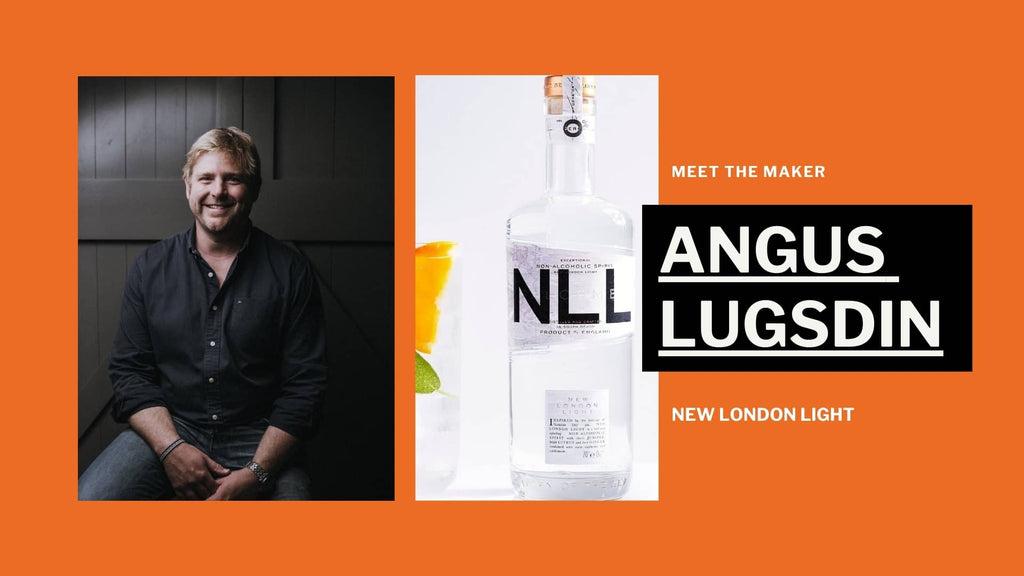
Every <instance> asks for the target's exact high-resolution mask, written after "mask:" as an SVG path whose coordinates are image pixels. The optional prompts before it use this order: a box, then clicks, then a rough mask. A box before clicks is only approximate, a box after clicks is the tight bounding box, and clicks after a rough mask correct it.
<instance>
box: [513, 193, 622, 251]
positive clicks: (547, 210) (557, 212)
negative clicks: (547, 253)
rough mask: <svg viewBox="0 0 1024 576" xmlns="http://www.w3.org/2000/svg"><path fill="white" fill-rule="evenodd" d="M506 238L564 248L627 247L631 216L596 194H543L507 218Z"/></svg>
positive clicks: (620, 248)
mask: <svg viewBox="0 0 1024 576" xmlns="http://www.w3.org/2000/svg"><path fill="white" fill-rule="evenodd" d="M506 228H507V230H506V232H507V237H508V239H509V240H510V241H521V242H532V243H536V244H541V245H548V246H552V247H554V246H561V247H566V248H584V247H608V248H614V249H619V250H631V249H632V246H633V220H632V218H631V217H630V215H629V213H627V212H626V211H625V210H623V209H622V208H619V207H618V206H616V205H615V204H613V203H611V202H609V201H607V200H605V199H603V198H601V197H598V196H590V195H566V196H543V197H541V198H538V199H536V200H534V201H532V202H530V203H528V204H524V205H523V206H520V207H519V208H517V209H516V210H514V211H513V212H512V213H511V214H510V215H509V218H508V222H507V226H506Z"/></svg>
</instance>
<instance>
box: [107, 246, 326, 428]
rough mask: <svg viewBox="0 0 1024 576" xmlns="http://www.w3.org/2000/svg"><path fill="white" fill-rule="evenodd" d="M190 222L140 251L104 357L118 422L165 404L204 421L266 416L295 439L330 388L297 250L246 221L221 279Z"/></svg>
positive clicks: (315, 304) (317, 311) (310, 287)
mask: <svg viewBox="0 0 1024 576" xmlns="http://www.w3.org/2000/svg"><path fill="white" fill-rule="evenodd" d="M194 238H195V229H194V228H192V229H189V230H185V231H183V232H181V233H179V234H177V235H175V236H172V237H170V238H167V239H166V240H163V241H161V242H159V243H157V244H154V245H153V246H150V247H149V248H148V249H146V250H145V251H144V252H143V253H142V254H140V255H139V257H138V258H137V259H136V260H135V264H134V265H133V266H132V269H131V272H130V273H129V274H128V280H127V283H126V285H125V289H124V299H123V301H122V304H121V324H120V327H119V329H118V332H117V337H116V338H115V340H114V347H113V350H112V351H111V354H110V377H111V381H112V382H113V385H114V405H113V413H114V418H115V419H116V420H118V421H122V422H123V421H126V420H127V419H128V417H130V416H131V415H132V414H134V413H135V412H138V411H139V410H142V409H143V408H149V407H152V406H165V407H167V409H168V410H169V411H170V412H171V413H172V414H173V415H175V416H177V417H179V418H183V419H185V420H187V421H189V422H193V423H196V424H199V425H204V426H213V427H217V426H231V425H234V424H242V423H248V422H252V421H254V420H257V419H261V418H269V421H270V424H271V425H272V426H276V427H278V428H281V429H282V430H284V431H285V432H288V433H290V434H292V435H294V436H297V437H299V438H303V437H306V436H308V435H309V433H310V432H311V431H312V430H313V429H314V428H315V426H316V421H317V416H318V413H319V408H320V405H321V404H322V401H323V397H324V393H325V391H326V387H327V369H326V359H325V354H324V319H323V316H324V315H323V305H322V303H321V300H320V291H319V288H318V286H317V282H316V279H315V277H314V275H313V271H312V269H311V268H310V265H309V263H308V262H307V261H306V260H305V259H304V258H303V257H302V256H301V255H300V254H298V253H297V252H296V251H294V250H292V249H291V248H289V247H287V246H285V245H284V244H282V243H280V242H278V241H277V240H275V239H274V238H272V237H270V236H269V235H267V234H266V233H264V232H262V231H261V230H259V229H257V228H256V227H255V226H251V227H250V232H249V235H248V237H247V239H246V240H245V243H244V244H243V245H242V248H241V250H240V251H239V253H238V256H237V257H236V258H235V261H234V263H232V265H231V269H230V270H229V271H228V274H227V277H226V278H225V279H224V284H223V285H222V286H219V285H218V282H217V275H216V274H215V273H214V271H213V269H212V268H211V267H210V265H209V264H207V263H206V262H205V261H204V260H203V257H202V256H201V255H200V254H199V251H198V250H196V248H195V245H194Z"/></svg>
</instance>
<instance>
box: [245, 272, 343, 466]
mask: <svg viewBox="0 0 1024 576" xmlns="http://www.w3.org/2000/svg"><path fill="white" fill-rule="evenodd" d="M293 282H294V286H293V289H292V290H291V294H290V295H289V301H288V310H287V315H286V321H285V325H284V327H283V333H282V340H281V355H280V358H281V368H280V377H281V392H280V394H279V395H278V397H277V399H276V400H275V401H274V405H273V408H272V409H271V411H270V425H271V426H274V427H277V428H280V429H281V430H282V431H284V432H287V433H288V434H290V435H292V436H295V437H297V438H298V439H299V440H305V439H306V438H308V437H309V436H310V435H312V433H313V432H314V431H315V430H316V427H317V424H318V421H319V416H320V408H321V406H322V405H323V401H324V396H325V394H326V392H327V355H326V351H325V338H326V337H325V335H324V332H325V330H324V308H323V302H322V301H321V299H320V288H319V286H318V285H317V281H316V276H315V275H314V274H313V269H312V267H311V266H310V265H309V263H308V262H306V261H305V260H304V259H303V260H302V261H301V264H296V269H295V272H294V279H293ZM260 464H261V465H262V463H260Z"/></svg>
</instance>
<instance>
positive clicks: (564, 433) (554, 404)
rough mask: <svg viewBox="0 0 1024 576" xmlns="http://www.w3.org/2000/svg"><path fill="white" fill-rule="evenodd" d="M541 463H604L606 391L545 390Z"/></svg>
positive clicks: (606, 433)
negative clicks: (542, 457)
mask: <svg viewBox="0 0 1024 576" xmlns="http://www.w3.org/2000/svg"><path fill="white" fill-rule="evenodd" d="M544 400H545V405H546V408H545V411H544V416H545V418H546V420H545V424H544V463H545V464H604V463H605V462H606V461H607V459H608V415H609V413H610V411H609V409H608V391H607V390H545V391H544Z"/></svg>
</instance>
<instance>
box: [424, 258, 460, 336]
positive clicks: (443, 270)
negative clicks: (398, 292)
mask: <svg viewBox="0 0 1024 576" xmlns="http://www.w3.org/2000/svg"><path fill="white" fill-rule="evenodd" d="M454 248H455V243H454V242H431V243H430V244H424V245H423V246H420V247H418V248H416V349H417V350H419V351H420V352H423V353H425V354H430V351H431V349H432V348H433V346H434V340H436V339H437V323H438V320H440V319H441V308H440V307H439V306H438V302H439V301H440V299H441V294H442V293H443V292H444V286H445V284H446V283H447V282H448V272H449V270H451V268H452V249H454Z"/></svg>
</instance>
